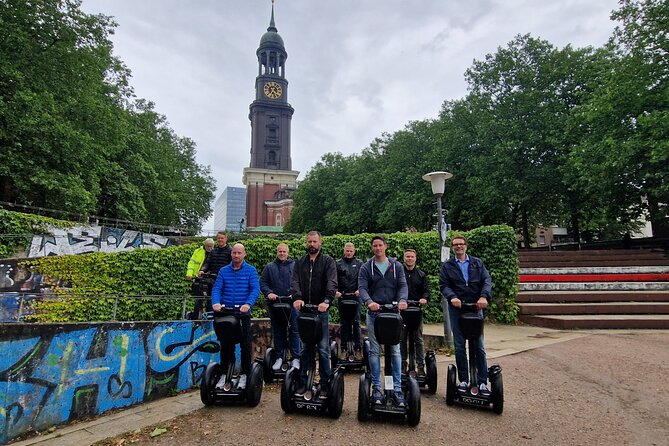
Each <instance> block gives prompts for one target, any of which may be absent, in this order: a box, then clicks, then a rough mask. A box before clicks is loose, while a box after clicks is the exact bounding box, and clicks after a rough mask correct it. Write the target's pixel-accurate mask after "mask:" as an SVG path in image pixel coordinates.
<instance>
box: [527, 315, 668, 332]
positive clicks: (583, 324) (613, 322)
mask: <svg viewBox="0 0 669 446" xmlns="http://www.w3.org/2000/svg"><path fill="white" fill-rule="evenodd" d="M520 320H521V321H522V322H524V323H526V324H529V325H535V326H538V327H546V328H556V329H577V328H578V329H649V328H650V329H664V330H669V315H597V316H591V315H566V316H558V315H545V316H534V315H520Z"/></svg>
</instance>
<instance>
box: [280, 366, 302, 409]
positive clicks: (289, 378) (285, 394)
mask: <svg viewBox="0 0 669 446" xmlns="http://www.w3.org/2000/svg"><path fill="white" fill-rule="evenodd" d="M298 379H299V373H297V369H289V370H288V372H287V373H286V378H285V379H284V380H283V384H282V385H281V409H282V410H283V411H284V412H285V413H293V412H295V401H293V394H294V393H295V385H296V384H297V380H298Z"/></svg>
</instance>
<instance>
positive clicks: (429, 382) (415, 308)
mask: <svg viewBox="0 0 669 446" xmlns="http://www.w3.org/2000/svg"><path fill="white" fill-rule="evenodd" d="M407 305H408V306H407V308H406V309H405V310H404V311H402V312H401V314H402V320H403V321H404V327H405V329H406V331H407V342H408V343H409V348H408V350H407V359H408V360H409V366H408V369H407V372H406V373H403V374H402V382H403V383H404V382H406V380H407V377H409V376H411V377H413V378H414V379H415V380H416V382H417V383H418V386H419V387H420V388H423V387H426V386H427V391H428V393H431V394H433V395H434V393H435V392H436V391H437V357H436V355H435V354H434V350H428V351H427V352H426V353H425V375H418V374H417V373H416V343H415V337H414V332H415V331H416V330H417V329H418V327H420V323H421V320H422V318H423V311H422V310H421V308H420V304H419V302H418V301H417V300H409V301H407Z"/></svg>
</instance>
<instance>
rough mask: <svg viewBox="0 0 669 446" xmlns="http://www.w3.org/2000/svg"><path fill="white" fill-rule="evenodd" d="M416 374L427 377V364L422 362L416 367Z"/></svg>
mask: <svg viewBox="0 0 669 446" xmlns="http://www.w3.org/2000/svg"><path fill="white" fill-rule="evenodd" d="M416 375H417V376H420V377H423V378H424V377H425V366H424V365H422V364H421V365H419V366H418V367H417V368H416Z"/></svg>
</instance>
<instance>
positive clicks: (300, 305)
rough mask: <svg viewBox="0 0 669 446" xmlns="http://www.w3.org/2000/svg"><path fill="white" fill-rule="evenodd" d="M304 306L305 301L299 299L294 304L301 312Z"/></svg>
mask: <svg viewBox="0 0 669 446" xmlns="http://www.w3.org/2000/svg"><path fill="white" fill-rule="evenodd" d="M302 305H304V301H303V300H302V299H297V300H296V301H295V302H293V308H295V309H296V310H300V309H301V308H302Z"/></svg>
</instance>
